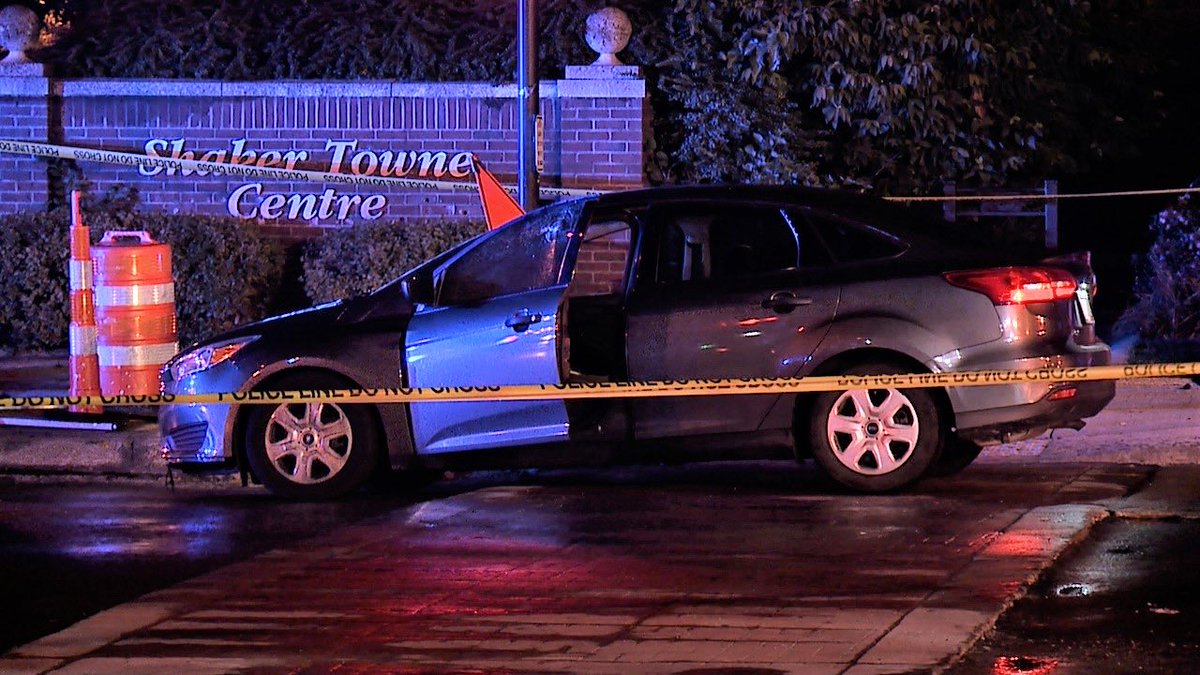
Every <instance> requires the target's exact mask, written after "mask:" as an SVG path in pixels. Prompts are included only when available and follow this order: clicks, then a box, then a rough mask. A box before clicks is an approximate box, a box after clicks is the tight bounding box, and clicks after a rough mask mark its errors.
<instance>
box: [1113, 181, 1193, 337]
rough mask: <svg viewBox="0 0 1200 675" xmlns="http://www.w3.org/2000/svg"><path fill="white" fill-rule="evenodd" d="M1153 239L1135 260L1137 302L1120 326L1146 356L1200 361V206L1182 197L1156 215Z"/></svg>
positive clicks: (1153, 223)
mask: <svg viewBox="0 0 1200 675" xmlns="http://www.w3.org/2000/svg"><path fill="white" fill-rule="evenodd" d="M1150 231H1151V234H1152V235H1153V236H1154V242H1153V243H1152V244H1151V246H1150V250H1149V251H1147V253H1146V254H1145V255H1143V256H1138V257H1137V258H1136V259H1135V268H1136V278H1135V281H1134V303H1133V305H1132V306H1131V307H1130V308H1129V309H1128V310H1126V311H1125V314H1124V315H1123V316H1122V317H1121V319H1120V321H1119V322H1118V325H1117V327H1116V328H1117V331H1118V332H1119V333H1128V334H1133V335H1136V336H1138V337H1139V339H1140V345H1139V347H1140V353H1141V355H1143V356H1158V357H1160V358H1165V359H1169V360H1189V361H1190V360H1196V359H1200V205H1197V204H1196V195H1195V194H1188V195H1184V196H1183V197H1181V198H1180V199H1179V201H1178V202H1177V203H1176V204H1175V205H1174V206H1172V207H1170V208H1168V209H1165V210H1163V211H1162V212H1161V213H1159V214H1158V215H1157V216H1155V218H1154V220H1153V222H1152V223H1151V225H1150Z"/></svg>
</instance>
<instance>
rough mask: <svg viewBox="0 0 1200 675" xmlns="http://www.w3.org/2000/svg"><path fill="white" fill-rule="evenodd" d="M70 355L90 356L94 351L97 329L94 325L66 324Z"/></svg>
mask: <svg viewBox="0 0 1200 675" xmlns="http://www.w3.org/2000/svg"><path fill="white" fill-rule="evenodd" d="M67 336H68V341H69V342H70V345H71V348H70V349H71V355H72V356H91V355H92V354H95V353H96V340H97V336H98V330H97V329H96V327H95V326H76V325H75V324H71V325H70V326H67Z"/></svg>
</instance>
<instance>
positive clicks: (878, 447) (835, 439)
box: [808, 363, 941, 492]
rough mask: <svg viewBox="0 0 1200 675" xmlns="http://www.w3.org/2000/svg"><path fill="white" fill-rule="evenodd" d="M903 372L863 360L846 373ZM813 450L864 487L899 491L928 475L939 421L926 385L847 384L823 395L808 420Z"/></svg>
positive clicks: (840, 478)
mask: <svg viewBox="0 0 1200 675" xmlns="http://www.w3.org/2000/svg"><path fill="white" fill-rule="evenodd" d="M899 372H902V371H901V370H900V369H898V368H896V367H895V366H892V365H889V364H879V363H876V364H863V365H860V366H855V367H853V368H850V369H848V370H847V371H846V374H848V375H887V374H894V373H899ZM808 430H809V442H810V444H811V448H812V455H813V458H814V459H815V460H816V462H817V463H818V464H819V465H820V466H821V468H822V469H824V471H825V472H826V473H827V474H828V475H829V476H830V477H831V478H833V479H834V480H835V481H837V482H838V483H840V484H842V485H844V486H846V487H848V488H851V489H853V490H857V491H860V492H886V491H890V490H897V489H900V488H902V487H905V486H907V485H910V484H911V483H913V482H915V481H917V480H919V479H920V478H921V477H923V476H925V475H926V474H927V473H928V472H929V470H930V467H931V466H932V465H933V463H934V462H935V461H936V460H937V458H938V453H939V449H940V447H941V446H940V443H941V421H940V419H939V416H938V408H937V404H936V403H935V402H934V400H933V397H932V396H931V395H930V393H929V392H928V391H926V390H923V389H887V388H881V389H848V390H844V391H833V392H825V393H822V394H821V395H819V396H818V397H817V398H816V400H815V402H814V404H813V408H812V414H811V417H810V419H809V425H808Z"/></svg>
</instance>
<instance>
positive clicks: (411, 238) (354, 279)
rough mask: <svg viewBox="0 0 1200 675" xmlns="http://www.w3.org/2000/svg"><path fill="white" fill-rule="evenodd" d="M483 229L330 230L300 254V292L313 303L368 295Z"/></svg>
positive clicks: (439, 225)
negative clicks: (302, 272)
mask: <svg viewBox="0 0 1200 675" xmlns="http://www.w3.org/2000/svg"><path fill="white" fill-rule="evenodd" d="M484 229H485V228H484V226H483V224H482V223H470V222H462V221H430V222H413V223H409V222H386V223H378V224H371V225H360V226H358V227H353V228H347V229H338V230H328V231H327V232H326V233H325V234H323V235H321V236H320V237H317V238H316V239H312V240H310V241H309V242H308V243H307V245H306V246H305V248H304V254H303V259H302V260H303V266H304V292H305V293H306V294H308V297H309V298H311V299H312V300H313V301H314V302H326V301H329V300H334V299H337V298H345V297H349V296H351V295H356V294H359V293H366V292H367V291H370V290H373V289H375V288H378V287H379V286H382V285H383V284H385V283H387V282H389V281H391V280H392V279H394V278H396V277H397V276H399V275H400V273H401V272H404V271H406V270H408V269H411V268H413V267H415V266H416V265H417V264H418V263H421V262H423V261H425V260H428V259H429V258H432V257H433V256H435V255H437V254H438V253H441V252H442V251H445V250H447V249H449V248H450V247H452V246H454V245H455V244H457V243H459V242H460V241H464V240H466V239H469V238H471V237H473V236H475V235H477V234H479V233H481V232H483V231H484Z"/></svg>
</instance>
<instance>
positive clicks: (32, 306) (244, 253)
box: [0, 203, 284, 351]
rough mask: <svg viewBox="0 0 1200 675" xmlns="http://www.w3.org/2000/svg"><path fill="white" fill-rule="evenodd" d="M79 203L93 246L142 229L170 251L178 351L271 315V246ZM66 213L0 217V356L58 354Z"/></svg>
mask: <svg viewBox="0 0 1200 675" xmlns="http://www.w3.org/2000/svg"><path fill="white" fill-rule="evenodd" d="M111 206H112V205H111V204H110V203H96V204H89V205H88V208H85V215H84V218H85V222H86V223H87V224H88V226H89V227H90V229H91V235H92V240H93V243H94V242H96V241H98V240H99V239H100V237H101V236H102V235H103V233H104V231H105V230H109V229H137V230H147V231H148V232H150V233H151V235H153V236H154V238H155V239H157V240H159V241H164V242H166V243H169V244H170V245H171V249H172V251H171V252H172V256H171V258H172V267H173V272H174V277H175V302H176V311H177V313H178V327H179V340H180V343H181V344H187V343H189V342H192V341H194V340H197V339H200V338H202V337H205V336H207V335H211V334H212V333H215V332H218V331H221V330H225V329H228V328H231V327H233V326H235V325H237V324H239V323H244V322H246V321H250V320H254V319H259V318H262V317H263V316H266V315H267V314H269V313H271V311H272V310H274V309H275V307H274V306H273V303H274V300H275V297H276V295H277V293H278V290H279V288H280V286H281V283H282V276H283V269H284V254H283V249H282V247H281V246H280V244H279V243H278V242H277V241H276V240H273V239H270V238H268V237H265V236H263V235H262V234H261V233H260V232H259V230H258V228H257V227H255V226H254V224H253V223H248V222H244V221H239V220H235V219H232V218H216V217H209V216H194V215H168V214H161V213H146V212H140V211H134V210H127V209H125V208H116V209H113V208H110V207H111ZM69 219H70V216H69V212H68V211H67V210H66V209H56V210H53V211H50V212H40V213H21V214H16V215H10V216H2V217H0V247H2V248H0V250H3V252H4V254H3V255H2V256H0V279H4V280H5V282H4V284H3V285H2V286H0V350H9V351H11V350H16V351H34V350H48V349H61V348H63V347H65V346H66V344H67V324H68V322H69V316H68V314H69V308H68V279H67V260H68V257H69V248H68V247H69V244H68V239H67V232H68V227H69V222H70V220H69Z"/></svg>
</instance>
